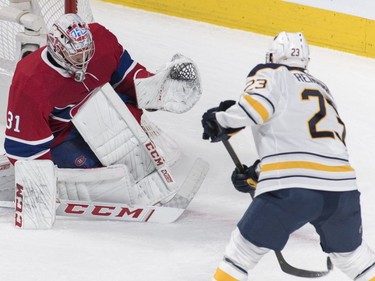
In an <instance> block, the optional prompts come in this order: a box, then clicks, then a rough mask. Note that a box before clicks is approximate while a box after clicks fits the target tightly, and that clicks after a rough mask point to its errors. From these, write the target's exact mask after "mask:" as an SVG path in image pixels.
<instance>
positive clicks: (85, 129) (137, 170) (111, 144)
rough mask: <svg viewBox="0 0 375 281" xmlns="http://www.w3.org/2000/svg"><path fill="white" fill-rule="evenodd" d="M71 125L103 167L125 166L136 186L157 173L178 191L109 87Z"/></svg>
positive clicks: (93, 97) (158, 156) (156, 153)
mask: <svg viewBox="0 0 375 281" xmlns="http://www.w3.org/2000/svg"><path fill="white" fill-rule="evenodd" d="M72 121H73V123H74V125H75V126H76V128H77V129H78V131H79V132H80V134H81V135H82V137H83V138H84V139H85V141H86V142H87V143H88V145H89V146H90V148H91V149H92V151H93V152H94V153H95V155H96V156H97V157H98V159H99V160H100V161H101V162H102V164H103V165H105V166H110V165H113V164H124V165H126V166H127V167H128V169H129V172H130V173H131V175H132V176H133V178H134V181H135V182H136V183H137V182H138V181H139V180H141V179H143V178H145V177H146V176H147V175H149V174H150V173H151V172H153V171H155V170H156V171H157V172H158V174H159V176H160V177H161V179H162V180H163V181H164V183H165V188H166V189H167V190H169V191H171V192H174V191H176V190H177V188H178V185H177V184H176V183H175V181H174V179H173V177H172V175H171V174H170V172H169V169H168V167H167V165H166V163H165V160H164V157H163V156H162V155H161V154H160V152H159V151H158V150H157V148H156V146H155V144H154V143H153V142H152V141H151V140H150V138H149V137H148V136H147V134H146V133H145V131H144V130H143V129H142V127H141V126H140V125H139V124H138V123H137V121H136V120H135V119H134V117H133V115H132V114H131V112H130V111H129V110H128V108H127V107H126V106H125V105H124V104H123V102H122V100H121V99H120V97H119V96H118V95H117V94H116V92H115V91H114V90H113V88H112V87H111V85H109V84H108V83H107V84H105V85H104V86H102V87H101V88H100V89H97V90H96V91H95V92H94V93H93V94H92V95H91V97H90V98H89V100H88V101H87V102H85V103H84V104H83V106H82V107H81V108H80V110H79V111H78V113H77V114H76V115H75V116H74V118H73V119H72Z"/></svg>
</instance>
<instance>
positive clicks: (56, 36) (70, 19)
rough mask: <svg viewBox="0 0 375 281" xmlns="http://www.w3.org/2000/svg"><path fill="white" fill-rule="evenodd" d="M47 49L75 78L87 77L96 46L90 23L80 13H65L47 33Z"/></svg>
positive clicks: (77, 79)
mask: <svg viewBox="0 0 375 281" xmlns="http://www.w3.org/2000/svg"><path fill="white" fill-rule="evenodd" d="M47 49H48V52H49V53H50V54H51V55H52V57H53V59H54V60H55V61H56V62H57V63H58V64H59V65H61V67H63V68H64V69H65V70H66V71H68V72H69V73H70V74H71V75H73V76H74V80H76V81H77V82H82V81H83V80H84V79H85V73H86V69H87V65H88V63H89V61H90V60H91V58H92V57H93V55H94V51H95V47H94V41H93V39H92V35H91V32H90V29H89V27H88V25H87V24H86V23H85V22H84V21H83V20H82V19H81V18H80V17H79V16H78V15H76V14H65V15H63V16H61V17H60V18H59V19H58V20H57V21H56V22H55V23H54V24H53V25H52V27H51V29H50V31H49V32H48V34H47Z"/></svg>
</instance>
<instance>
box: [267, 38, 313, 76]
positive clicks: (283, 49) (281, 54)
mask: <svg viewBox="0 0 375 281" xmlns="http://www.w3.org/2000/svg"><path fill="white" fill-rule="evenodd" d="M309 60H310V51H309V45H308V44H307V41H306V39H305V37H304V36H303V34H302V33H300V32H296V33H291V32H284V31H283V32H281V33H279V34H278V35H277V36H276V37H275V38H274V40H273V42H272V45H271V48H270V50H269V51H268V53H267V55H266V63H280V64H285V65H288V66H294V67H301V68H304V69H306V68H307V65H308V63H309Z"/></svg>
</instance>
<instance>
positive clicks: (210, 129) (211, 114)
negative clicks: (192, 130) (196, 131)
mask: <svg viewBox="0 0 375 281" xmlns="http://www.w3.org/2000/svg"><path fill="white" fill-rule="evenodd" d="M235 103H236V102H235V101H233V100H226V101H222V102H221V103H220V105H219V106H218V107H214V108H211V109H209V110H207V111H206V112H205V113H204V114H203V116H202V126H203V136H202V138H203V139H204V140H208V139H210V138H211V142H219V141H223V140H228V139H229V138H230V137H231V136H232V135H233V134H235V133H237V132H238V131H240V130H242V129H243V128H244V127H242V128H223V127H222V126H220V124H219V123H218V122H217V120H216V115H215V114H216V112H219V111H225V110H227V109H228V108H229V107H231V106H232V105H234V104H235Z"/></svg>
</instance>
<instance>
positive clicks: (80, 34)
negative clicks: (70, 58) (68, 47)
mask: <svg viewBox="0 0 375 281" xmlns="http://www.w3.org/2000/svg"><path fill="white" fill-rule="evenodd" d="M68 34H69V35H70V36H71V37H72V38H74V40H76V41H82V40H84V39H86V37H87V29H85V28H83V27H81V26H79V25H77V24H73V25H72V26H71V29H70V30H69V31H68Z"/></svg>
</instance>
